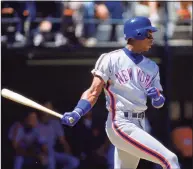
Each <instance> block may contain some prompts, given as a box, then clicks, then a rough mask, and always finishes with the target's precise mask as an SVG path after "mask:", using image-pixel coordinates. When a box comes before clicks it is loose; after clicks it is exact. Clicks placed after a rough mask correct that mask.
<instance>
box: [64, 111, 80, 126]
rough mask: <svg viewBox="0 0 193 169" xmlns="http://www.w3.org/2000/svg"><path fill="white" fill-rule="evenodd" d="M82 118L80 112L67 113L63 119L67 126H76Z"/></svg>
mask: <svg viewBox="0 0 193 169" xmlns="http://www.w3.org/2000/svg"><path fill="white" fill-rule="evenodd" d="M80 118H81V116H80V114H79V113H78V112H74V111H73V112H66V113H64V115H63V117H62V118H61V120H62V124H65V125H67V126H74V125H75V124H76V123H77V122H78V120H79V119H80Z"/></svg>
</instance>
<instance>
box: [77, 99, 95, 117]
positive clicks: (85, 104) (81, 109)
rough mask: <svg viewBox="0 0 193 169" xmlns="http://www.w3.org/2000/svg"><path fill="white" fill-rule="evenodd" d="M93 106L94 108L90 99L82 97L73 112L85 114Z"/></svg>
mask: <svg viewBox="0 0 193 169" xmlns="http://www.w3.org/2000/svg"><path fill="white" fill-rule="evenodd" d="M91 108H92V105H91V103H90V102H89V101H88V100H85V99H81V100H79V102H78V104H77V106H76V107H75V109H74V110H73V112H76V113H78V114H79V115H80V116H84V115H85V114H86V113H88V112H89V111H90V109H91Z"/></svg>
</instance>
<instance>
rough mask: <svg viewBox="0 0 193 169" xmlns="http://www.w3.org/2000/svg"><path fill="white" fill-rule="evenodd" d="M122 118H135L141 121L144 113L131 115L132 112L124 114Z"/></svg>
mask: <svg viewBox="0 0 193 169" xmlns="http://www.w3.org/2000/svg"><path fill="white" fill-rule="evenodd" d="M124 116H125V117H126V118H129V117H131V118H136V119H143V118H144V117H145V112H141V113H132V112H124Z"/></svg>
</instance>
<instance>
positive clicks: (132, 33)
mask: <svg viewBox="0 0 193 169" xmlns="http://www.w3.org/2000/svg"><path fill="white" fill-rule="evenodd" d="M149 30H151V31H152V32H156V31H157V28H156V27H153V26H152V25H151V22H150V20H149V19H148V18H146V17H143V16H137V17H134V18H131V19H129V20H127V21H126V22H125V24H124V36H125V39H126V40H127V39H129V38H132V39H136V40H144V39H145V38H147V35H148V31H149Z"/></svg>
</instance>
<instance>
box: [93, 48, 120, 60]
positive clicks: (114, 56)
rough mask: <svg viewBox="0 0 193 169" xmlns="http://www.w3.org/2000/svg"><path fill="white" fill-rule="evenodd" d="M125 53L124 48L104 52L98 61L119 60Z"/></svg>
mask: <svg viewBox="0 0 193 169" xmlns="http://www.w3.org/2000/svg"><path fill="white" fill-rule="evenodd" d="M122 55H123V50H122V49H117V50H114V51H111V52H108V53H103V54H101V55H100V57H99V59H98V61H97V62H99V63H101V62H105V63H107V62H113V61H116V60H119V58H120V57H121V56H122Z"/></svg>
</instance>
